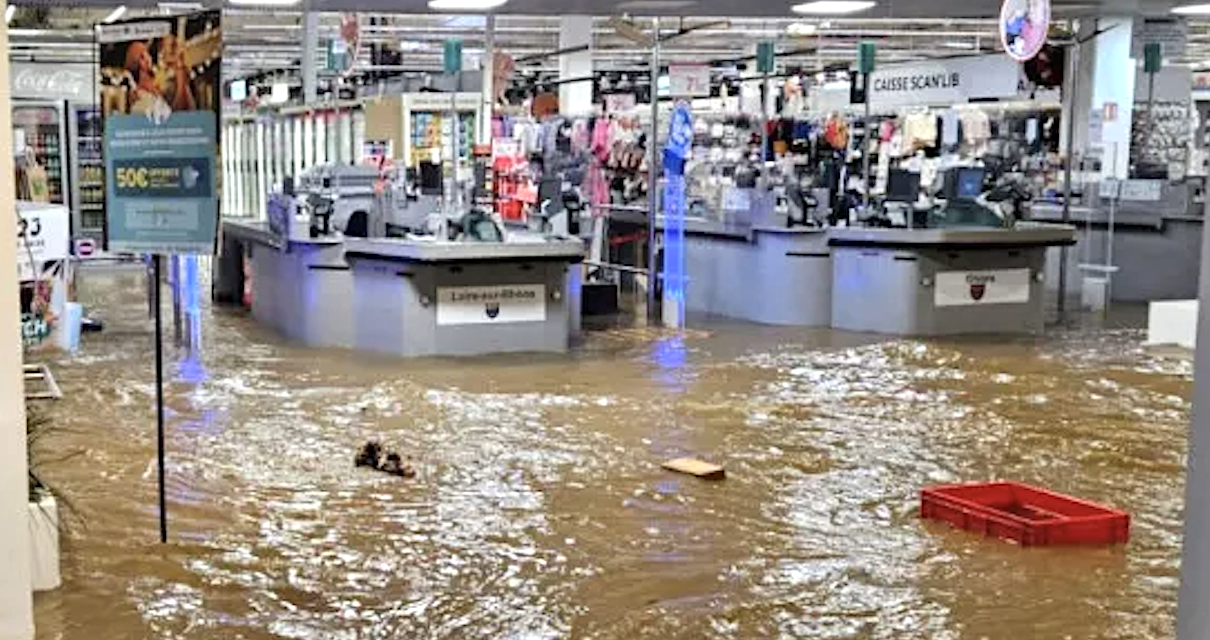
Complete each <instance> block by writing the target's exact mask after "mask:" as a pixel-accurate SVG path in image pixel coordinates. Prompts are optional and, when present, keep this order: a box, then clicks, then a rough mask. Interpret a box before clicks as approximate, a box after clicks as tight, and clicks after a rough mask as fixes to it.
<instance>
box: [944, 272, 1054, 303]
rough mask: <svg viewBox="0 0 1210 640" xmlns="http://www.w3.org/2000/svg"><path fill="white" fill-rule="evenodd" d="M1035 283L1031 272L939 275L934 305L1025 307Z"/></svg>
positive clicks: (947, 273) (950, 273) (945, 273)
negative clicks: (1021, 305) (1012, 305)
mask: <svg viewBox="0 0 1210 640" xmlns="http://www.w3.org/2000/svg"><path fill="white" fill-rule="evenodd" d="M1032 284H1033V283H1032V278H1031V277H1030V272H1029V269H996V270H988V271H943V272H941V273H938V274H937V284H936V287H935V289H936V291H935V293H934V296H933V304H934V305H936V306H938V307H970V306H977V305H987V304H1022V303H1026V302H1029V298H1030V288H1031V285H1032Z"/></svg>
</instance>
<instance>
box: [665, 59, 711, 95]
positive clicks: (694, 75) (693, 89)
mask: <svg viewBox="0 0 1210 640" xmlns="http://www.w3.org/2000/svg"><path fill="white" fill-rule="evenodd" d="M668 86H669V91H670V92H671V93H672V97H674V98H709V97H710V66H709V65H706V64H671V65H668Z"/></svg>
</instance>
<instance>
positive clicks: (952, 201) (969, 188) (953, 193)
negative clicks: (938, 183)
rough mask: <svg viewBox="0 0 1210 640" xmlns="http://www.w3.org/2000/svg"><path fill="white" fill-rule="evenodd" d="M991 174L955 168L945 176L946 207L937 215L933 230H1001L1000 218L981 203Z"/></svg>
mask: <svg viewBox="0 0 1210 640" xmlns="http://www.w3.org/2000/svg"><path fill="white" fill-rule="evenodd" d="M986 177H987V170H986V169H984V168H983V167H955V168H953V169H949V170H947V171H946V172H945V176H944V179H943V182H942V185H943V186H942V189H941V197H942V198H944V199H945V204H944V205H942V206H941V207H940V208H938V209H936V210H934V211H933V215H932V216H931V220H930V221H929V222H930V224H929V226H932V227H999V226H1003V221H1002V220H1001V219H1000V216H999V214H997V213H996V212H995V211H994V210H992V209H991V208H990V207H988V206H987V205H985V204H983V203H982V202H980V201H979V196H980V195H982V193H983V183H984V180H985V179H986Z"/></svg>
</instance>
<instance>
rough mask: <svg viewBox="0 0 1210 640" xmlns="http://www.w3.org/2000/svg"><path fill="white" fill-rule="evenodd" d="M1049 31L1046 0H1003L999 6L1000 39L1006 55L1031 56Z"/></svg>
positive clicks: (1014, 57) (1048, 11)
mask: <svg viewBox="0 0 1210 640" xmlns="http://www.w3.org/2000/svg"><path fill="white" fill-rule="evenodd" d="M1049 33H1050V0H1004V4H1003V5H1001V6H1000V43H1001V44H1003V45H1004V51H1005V53H1007V54H1008V56H1009V57H1010V58H1012V59H1013V60H1016V61H1018V62H1025V61H1026V60H1032V59H1033V57H1034V56H1036V55H1038V52H1039V51H1041V50H1042V47H1043V45H1045V44H1046V36H1047V35H1048V34H1049Z"/></svg>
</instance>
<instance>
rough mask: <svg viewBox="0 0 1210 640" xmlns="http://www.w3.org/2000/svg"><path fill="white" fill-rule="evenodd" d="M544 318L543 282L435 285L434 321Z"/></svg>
mask: <svg viewBox="0 0 1210 640" xmlns="http://www.w3.org/2000/svg"><path fill="white" fill-rule="evenodd" d="M545 320H546V285H541V284H522V285H501V286H494V287H438V288H437V324H438V325H441V326H450V325H464V324H508V323H510V322H542V321H545Z"/></svg>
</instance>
